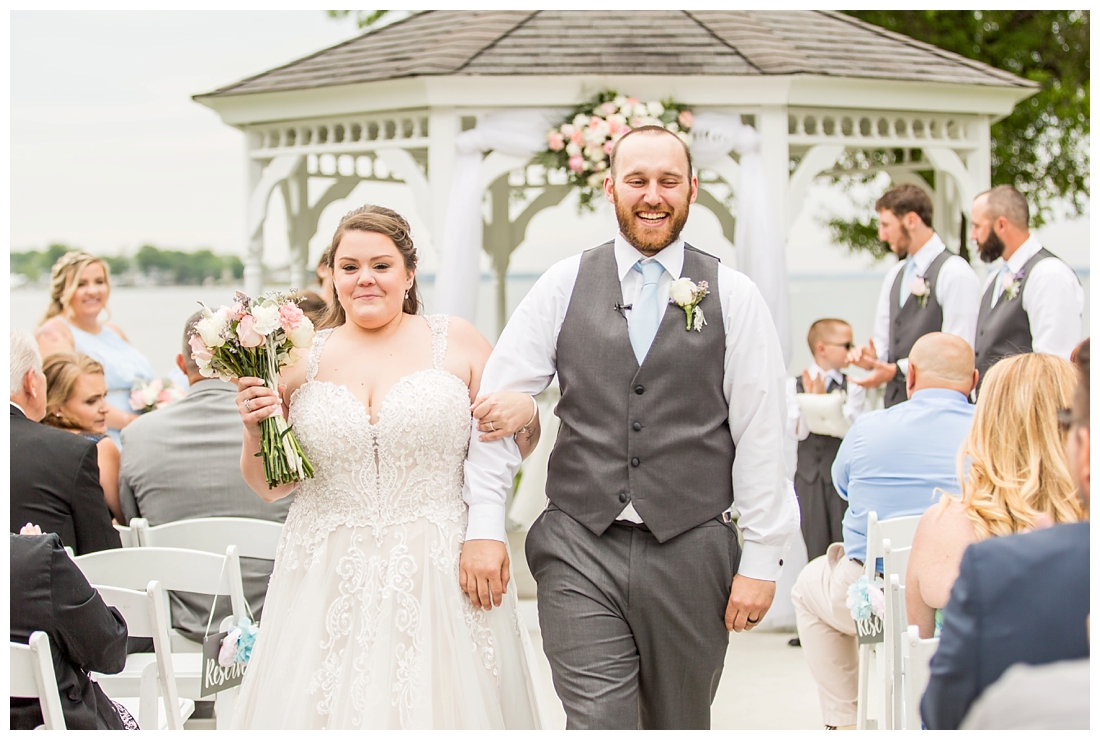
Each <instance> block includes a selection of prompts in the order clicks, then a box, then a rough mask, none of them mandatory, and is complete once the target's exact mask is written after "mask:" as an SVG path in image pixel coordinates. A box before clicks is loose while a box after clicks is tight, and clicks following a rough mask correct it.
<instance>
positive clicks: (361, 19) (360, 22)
mask: <svg viewBox="0 0 1100 740" xmlns="http://www.w3.org/2000/svg"><path fill="white" fill-rule="evenodd" d="M325 12H326V13H328V17H329V18H335V19H336V20H343V19H344V18H347V17H348V16H349V15H353V14H354V16H355V25H357V26H359V27H360V28H370V27H371V26H373V25H374V24H376V23H378V22H379V21H380V20H382V19H383V18H385V17H386V16H387V15H390V14H391V13H393V12H394V11H392V10H326V11H325Z"/></svg>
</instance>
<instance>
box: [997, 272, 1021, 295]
mask: <svg viewBox="0 0 1100 740" xmlns="http://www.w3.org/2000/svg"><path fill="white" fill-rule="evenodd" d="M1023 280H1024V271H1023V270H1020V271H1019V272H1018V273H1016V274H1015V275H1009V274H1008V273H1005V274H1004V275H1003V276H1002V277H1001V288H1002V289H1003V290H1004V294H1005V297H1006V298H1008V300H1010V301H1012V300H1015V299H1016V296H1018V295H1020V283H1022V282H1023Z"/></svg>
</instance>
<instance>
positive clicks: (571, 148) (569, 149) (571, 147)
mask: <svg viewBox="0 0 1100 740" xmlns="http://www.w3.org/2000/svg"><path fill="white" fill-rule="evenodd" d="M565 153H566V154H568V155H569V156H570V157H575V156H577V155H578V154H580V153H581V145H580V144H578V143H577V142H575V141H571V142H569V143H568V144H566V145H565Z"/></svg>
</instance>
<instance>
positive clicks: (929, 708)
mask: <svg viewBox="0 0 1100 740" xmlns="http://www.w3.org/2000/svg"><path fill="white" fill-rule="evenodd" d="M1078 364H1079V365H1080V367H1081V369H1082V371H1083V373H1082V376H1083V377H1082V380H1081V387H1079V389H1078V395H1077V399H1076V402H1075V404H1074V410H1073V417H1072V419H1071V420H1066V421H1068V422H1069V423H1070V438H1069V456H1070V460H1071V468H1072V470H1073V473H1074V476H1075V477H1076V478H1077V481H1078V486H1079V490H1080V495H1081V498H1082V501H1083V503H1084V504H1085V509H1086V511H1087V510H1088V504H1089V453H1088V449H1089V448H1088V444H1089V432H1088V428H1089V406H1088V399H1089V392H1088V368H1089V350H1088V345H1087V344H1086V345H1085V347H1084V348H1083V349H1082V350H1081V352H1080V353H1079V355H1078ZM1063 423H1065V422H1063ZM1089 552H1090V548H1089V523H1088V522H1087V521H1086V522H1078V523H1076V524H1059V525H1056V526H1053V527H1050V528H1048V529H1041V530H1038V531H1036V532H1028V533H1026V534H1018V535H1012V536H1009V537H998V538H994V539H991V540H986V541H984V542H979V543H978V544H976V545H971V546H970V547H968V548H967V549H966V553H965V554H964V555H963V559H962V564H961V565H960V566H959V577H958V579H957V580H956V581H955V585H954V587H953V588H952V589H951V599H950V601H948V603H947V608H946V609H944V620H943V631H942V632H941V633H940V647H939V650H937V651H936V654H935V656H933V658H932V664H931V674H932V675H931V680H930V681H929V682H928V689H927V690H926V691H925V694H924V698H923V699H922V700H921V717H922V718H923V720H924V724H925V726H926V727H928V729H930V730H954V729H958V727H959V725H960V723H961V722H962V720H963V718H964V717H965V716H966V714H967V711H968V710H969V709H970V705H971V704H972V703H973V702H974V700H975V699H977V698H978V696H979V695H980V694H981V693H982V692H983V691H984V690H985V689H986V687H988V686H989V685H990V684H992V683H994V682H995V681H996V680H997V679H998V678H1000V677H1001V674H1002V673H1004V672H1005V671H1006V670H1007V669H1008V668H1009V666H1011V665H1013V664H1015V663H1027V664H1029V665H1044V664H1047V663H1054V662H1055V661H1065V660H1076V659H1080V658H1088V656H1089V637H1088V627H1087V625H1086V619H1087V618H1088V615H1089Z"/></svg>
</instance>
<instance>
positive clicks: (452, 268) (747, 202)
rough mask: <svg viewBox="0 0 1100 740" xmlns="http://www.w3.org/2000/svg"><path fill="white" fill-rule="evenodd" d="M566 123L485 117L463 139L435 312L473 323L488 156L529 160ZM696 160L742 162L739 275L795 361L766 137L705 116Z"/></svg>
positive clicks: (699, 122) (730, 119)
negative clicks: (733, 157) (763, 145)
mask: <svg viewBox="0 0 1100 740" xmlns="http://www.w3.org/2000/svg"><path fill="white" fill-rule="evenodd" d="M560 117H561V112H560V111H557V110H548V109H522V110H514V111H506V112H502V113H494V114H492V115H489V116H485V117H484V118H482V119H481V120H480V121H479V122H478V125H477V127H476V128H473V129H471V130H469V131H464V132H462V133H461V134H459V135H458V137H457V149H458V156H457V160H456V162H455V176H454V185H453V187H452V189H451V199H450V202H449V203H448V206H447V219H446V223H445V225H444V229H443V247H442V250H441V256H440V267H439V272H438V273H437V275H436V287H435V294H436V299H435V310H436V311H439V312H441V313H446V314H450V315H453V316H461V317H463V318H465V319H468V320H470V321H473V319H474V314H475V312H476V309H477V289H478V280H479V262H480V256H481V240H482V235H481V234H482V213H481V201H482V196H483V189H482V185H481V179H480V178H481V161H482V156H483V154H484V153H485V152H488V151H497V152H501V153H503V154H508V155H512V156H516V157H522V158H529V157H532V156H534V155H535V154H536V153H538V152H539V151H542V150H543V149H544V148H545V147H546V132H547V131H548V130H549V129H550V128H551V127H553V126H554V124H555V123H556V120H557V119H558V118H560ZM692 134H693V137H694V141H693V143H692V146H691V152H692V156H693V157H694V158H695V161H696V165H697V166H698V167H711V166H714V165H717V164H718V163H720V162H721V160H722V159H723V158H724V157H726V156H727V154H728V153H729V152H730V151H736V152H737V153H738V155H739V157H740V160H741V162H740V168H739V170H740V174H739V182H737V183H730V185H731V186H733V187H734V188H735V192H736V197H737V228H736V233H735V235H734V241H735V244H734V247H735V249H736V251H737V269H739V270H740V271H741V272H744V273H745V274H746V275H748V276H749V277H750V278H752V280H753V282H754V283H756V285H757V287H758V288H759V289H760V292H761V293H762V294H763V296H764V300H765V302H766V303H767V304H768V309H769V310H770V311H771V315H772V321H773V322H774V323H775V328H776V331H777V332H778V333H779V341H780V344H781V346H782V348H783V359H784V361H785V362H789V361H790V352H791V341H790V309H789V303H788V298H787V268H786V260H785V256H784V249H783V246H784V245H783V243H782V240H781V238H780V235H779V223H778V221H777V219H776V215H775V208H774V206H773V204H772V201H771V195H770V193H769V192H768V189H767V188H766V187H764V186H763V183H764V181H765V178H764V164H763V160H762V159H761V156H760V135H759V134H758V133H757V132H756V130H755V129H754V128H752V127H751V126H746V125H744V124H743V123H741V118H740V116H737V115H731V114H727V113H717V112H709V111H700V112H699V113H697V114H696V115H695V123H694V125H693V126H692Z"/></svg>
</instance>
